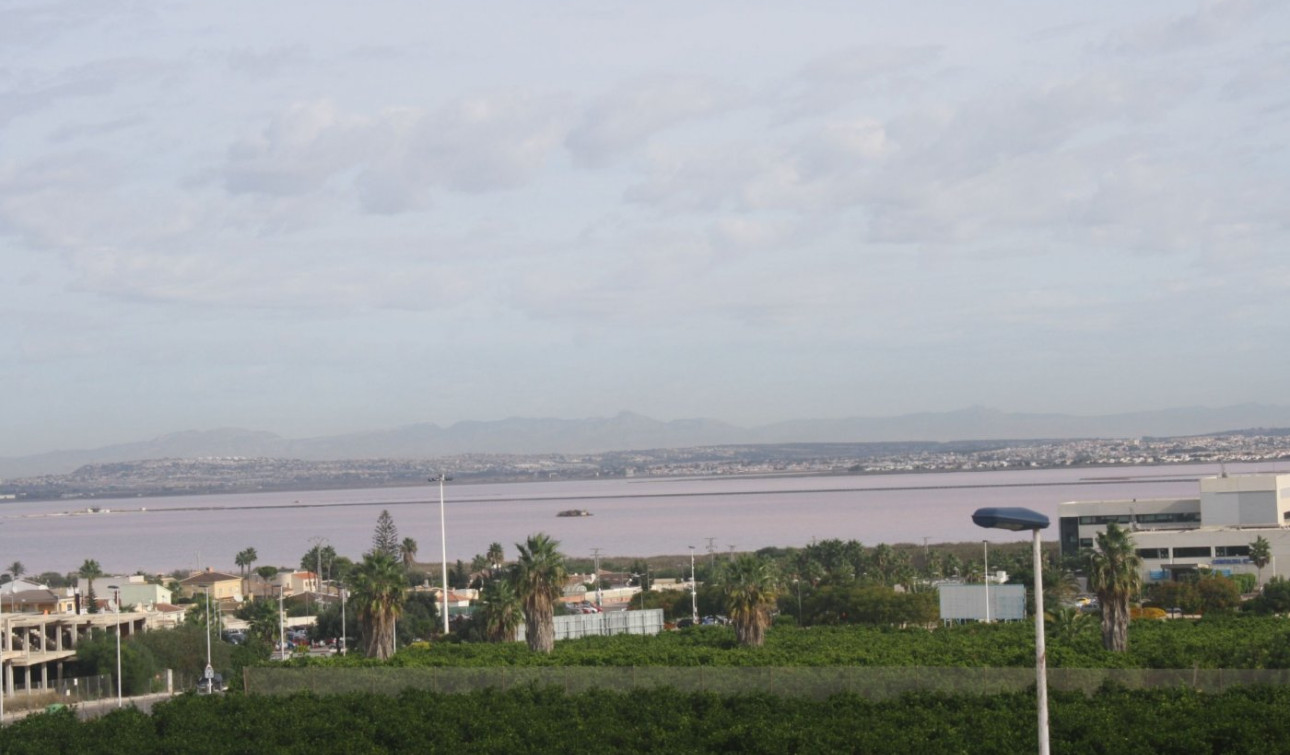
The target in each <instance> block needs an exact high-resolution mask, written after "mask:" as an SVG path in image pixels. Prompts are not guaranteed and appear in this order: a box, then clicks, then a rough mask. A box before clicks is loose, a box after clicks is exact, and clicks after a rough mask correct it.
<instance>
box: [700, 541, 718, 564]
mask: <svg viewBox="0 0 1290 755" xmlns="http://www.w3.org/2000/svg"><path fill="white" fill-rule="evenodd" d="M703 539H704V540H707V541H708V570H709V571H715V570H716V568H717V548H716V546H715V545H713V543H714V542H716V540H717V539H716V538H715V537H705V538H703Z"/></svg>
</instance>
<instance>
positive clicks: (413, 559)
mask: <svg viewBox="0 0 1290 755" xmlns="http://www.w3.org/2000/svg"><path fill="white" fill-rule="evenodd" d="M399 556H400V557H401V558H402V559H403V568H404V569H408V570H411V569H412V567H414V566H416V565H417V541H416V540H413V539H412V538H410V537H405V538H403V542H401V543H399Z"/></svg>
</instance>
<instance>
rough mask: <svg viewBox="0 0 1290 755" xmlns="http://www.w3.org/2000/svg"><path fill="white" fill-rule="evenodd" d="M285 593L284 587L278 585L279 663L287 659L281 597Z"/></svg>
mask: <svg viewBox="0 0 1290 755" xmlns="http://www.w3.org/2000/svg"><path fill="white" fill-rule="evenodd" d="M286 591H287V586H286V585H278V652H279V655H278V660H281V661H285V660H286V659H287V611H286V608H285V606H284V603H285V601H284V595H283V593H285V592H286Z"/></svg>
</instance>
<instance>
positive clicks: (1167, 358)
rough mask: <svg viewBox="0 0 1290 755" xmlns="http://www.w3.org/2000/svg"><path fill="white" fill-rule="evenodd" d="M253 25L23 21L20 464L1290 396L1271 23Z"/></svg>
mask: <svg viewBox="0 0 1290 755" xmlns="http://www.w3.org/2000/svg"><path fill="white" fill-rule="evenodd" d="M229 11H230V12H227V13H226V12H224V11H223V10H214V9H205V8H200V7H185V6H137V5H132V4H125V5H118V6H113V5H104V6H95V7H94V8H93V9H87V7H86V6H84V5H83V4H78V3H67V4H62V5H59V4H54V5H49V4H41V3H35V2H30V3H18V4H11V5H10V6H9V7H7V8H6V9H4V10H2V11H0V30H3V31H0V39H3V40H4V41H5V44H4V45H2V46H0V50H3V52H0V61H2V62H0V251H2V252H3V255H4V259H5V261H6V266H5V267H6V273H5V275H4V276H3V278H2V280H3V281H4V284H3V286H4V288H3V291H2V292H0V293H2V294H3V297H4V299H3V300H4V302H5V303H4V304H3V305H0V308H3V309H4V311H5V313H6V317H4V318H3V319H0V343H3V344H5V348H6V353H7V354H8V355H9V358H8V359H6V360H4V361H5V364H4V365H2V366H0V377H3V378H4V381H5V385H7V386H11V388H9V389H8V393H9V398H10V399H11V401H12V402H13V403H14V405H16V406H18V407H19V409H18V410H16V411H15V412H13V414H12V416H11V420H12V422H13V423H14V424H13V425H12V426H13V428H14V431H15V432H14V434H13V437H11V438H10V439H9V440H7V441H5V442H4V443H0V453H13V454H17V453H27V452H31V451H38V450H43V449H45V448H48V447H52V446H62V447H67V446H74V445H83V444H87V443H90V442H99V441H113V440H128V439H132V438H133V437H134V436H135V434H137V433H154V432H164V431H169V430H176V429H185V428H190V427H209V426H213V425H215V424H243V425H248V426H254V427H257V428H259V429H268V430H274V431H278V432H283V433H286V434H293V433H296V434H305V433H310V432H328V431H333V430H335V431H339V430H348V429H352V428H356V427H370V426H378V425H382V424H388V423H397V422H400V421H407V422H412V421H422V420H429V421H438V422H450V421H454V420H458V419H466V418H495V417H502V416H509V415H531V416H586V415H589V414H597V413H606V414H607V413H613V412H616V411H618V410H620V409H632V410H636V411H641V412H644V413H648V414H653V415H655V416H659V417H664V418H672V417H680V416H693V415H709V416H718V417H721V418H724V419H728V420H730V421H736V422H763V421H773V420H777V419H783V418H787V417H793V416H808V415H809V416H845V415H848V414H861V413H863V414H884V413H895V412H903V411H916V410H924V409H949V408H956V407H960V406H966V405H972V404H987V405H994V406H998V407H999V408H1003V409H1014V410H1031V411H1044V410H1051V411H1064V412H1076V413H1078V412H1090V413H1091V412H1109V411H1121V410H1131V409H1139V408H1153V407H1159V406H1166V405H1170V404H1228V403H1234V402H1238V401H1269V402H1275V401H1277V400H1278V398H1279V396H1278V394H1276V393H1275V392H1272V391H1271V385H1272V381H1271V379H1268V378H1264V377H1261V376H1260V377H1250V375H1251V374H1254V373H1256V372H1257V373H1259V374H1260V375H1261V374H1263V373H1267V374H1274V373H1275V372H1276V371H1277V370H1276V368H1277V367H1279V366H1280V364H1279V362H1277V361H1276V359H1277V358H1275V357H1274V358H1273V359H1272V360H1271V361H1269V360H1268V359H1267V358H1266V354H1265V351H1267V350H1271V351H1272V352H1276V351H1278V350H1277V349H1275V347H1274V346H1273V345H1274V344H1276V343H1277V342H1278V339H1279V337H1280V336H1281V335H1282V330H1283V328H1284V326H1283V325H1282V324H1281V323H1283V322H1285V321H1286V320H1287V318H1286V317H1285V315H1286V312H1285V311H1284V306H1285V305H1284V303H1283V302H1284V301H1285V300H1286V295H1285V294H1286V290H1287V287H1288V286H1290V263H1287V262H1286V261H1285V255H1284V253H1283V251H1282V250H1283V248H1284V247H1285V246H1286V243H1285V242H1286V240H1287V235H1288V234H1287V223H1286V220H1285V217H1284V215H1285V213H1284V208H1285V207H1286V206H1290V196H1288V195H1287V194H1288V193H1290V190H1288V189H1287V188H1286V187H1287V185H1290V184H1288V183H1287V181H1286V175H1287V169H1288V168H1290V164H1288V161H1287V154H1286V145H1285V136H1284V134H1285V133H1286V132H1287V131H1286V128H1285V125H1286V124H1285V121H1286V118H1287V114H1290V101H1288V100H1287V95H1285V94H1284V92H1283V90H1284V86H1283V82H1284V78H1285V77H1284V76H1283V75H1279V74H1283V73H1284V72H1285V71H1286V70H1288V69H1290V48H1287V47H1286V45H1285V43H1284V41H1283V40H1284V38H1285V35H1284V32H1285V31H1286V30H1287V29H1288V28H1290V11H1287V10H1285V9H1283V8H1282V7H1281V5H1280V4H1276V3H1266V2H1242V1H1239V0H1225V1H1213V2H1203V3H1199V4H1197V5H1195V6H1192V7H1189V8H1180V7H1178V6H1176V5H1175V4H1172V3H1148V4H1141V5H1136V6H1134V7H1133V8H1127V9H1101V10H1098V11H1096V12H1091V11H1090V12H1084V11H1081V10H1079V9H1074V8H1071V9H1066V8H1051V7H1044V8H1041V7H1027V8H1024V9H1020V10H1018V9H1016V8H1012V7H1011V6H1007V7H1005V6H1004V5H1002V4H999V5H997V6H989V5H987V6H985V7H982V8H976V9H974V10H973V11H972V13H969V12H967V11H966V10H965V9H963V8H961V7H958V6H957V5H954V4H945V5H943V6H941V7H940V11H941V12H940V13H939V14H936V15H935V18H934V19H930V20H929V19H928V18H927V17H925V15H924V14H922V13H919V12H917V11H915V10H904V11H901V12H896V13H887V14H885V15H883V16H882V17H881V18H879V17H875V16H874V14H873V13H872V12H871V11H872V9H866V8H863V7H854V8H852V7H846V8H841V7H837V6H835V5H834V4H830V3H808V4H806V5H804V6H801V7H798V8H793V9H790V8H787V7H785V8H782V9H779V8H774V7H770V6H766V7H760V6H759V7H756V8H747V7H745V6H742V5H735V4H726V3H717V4H715V5H711V6H706V7H705V8H702V9H696V8H692V7H690V6H687V5H684V4H679V3H678V4H663V5H661V6H653V7H651V8H649V9H644V8H628V7H605V6H599V5H597V6H594V7H593V6H590V5H588V6H586V7H581V8H579V7H576V6H570V7H567V8H565V9H563V10H561V11H555V10H552V9H543V8H536V7H531V6H528V5H524V4H504V5H503V6H499V7H494V8H492V9H491V11H489V12H485V11H484V10H483V9H482V8H480V9H474V8H472V9H464V8H461V7H459V6H448V5H446V4H439V3H429V4H425V5H423V6H420V7H418V8H416V9H409V8H407V7H405V6H398V7H397V8H396V7H394V6H389V7H386V6H384V5H380V4H378V5H377V6H375V7H374V8H373V9H371V10H370V12H368V13H365V14H356V13H354V12H353V11H352V10H350V9H348V8H346V7H344V6H342V5H339V4H327V3H324V4H321V5H310V6H308V7H306V6H299V5H296V4H294V3H285V4H274V6H273V7H260V6H256V5H252V4H240V5H238V7H237V8H236V9H234V8H232V7H230V9H229ZM502 11H508V13H502ZM499 13H501V14H502V18H501V20H499V18H498V15H497V14H499ZM973 13H975V14H977V15H972V14H973ZM1108 363H1111V364H1115V365H1116V366H1117V369H1114V370H1108V369H1106V364H1108Z"/></svg>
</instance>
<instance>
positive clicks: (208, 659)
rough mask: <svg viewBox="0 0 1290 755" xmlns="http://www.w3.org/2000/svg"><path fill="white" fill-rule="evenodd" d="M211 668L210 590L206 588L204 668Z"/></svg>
mask: <svg viewBox="0 0 1290 755" xmlns="http://www.w3.org/2000/svg"><path fill="white" fill-rule="evenodd" d="M210 667H211V589H210V588H209V587H207V588H206V668H210Z"/></svg>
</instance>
